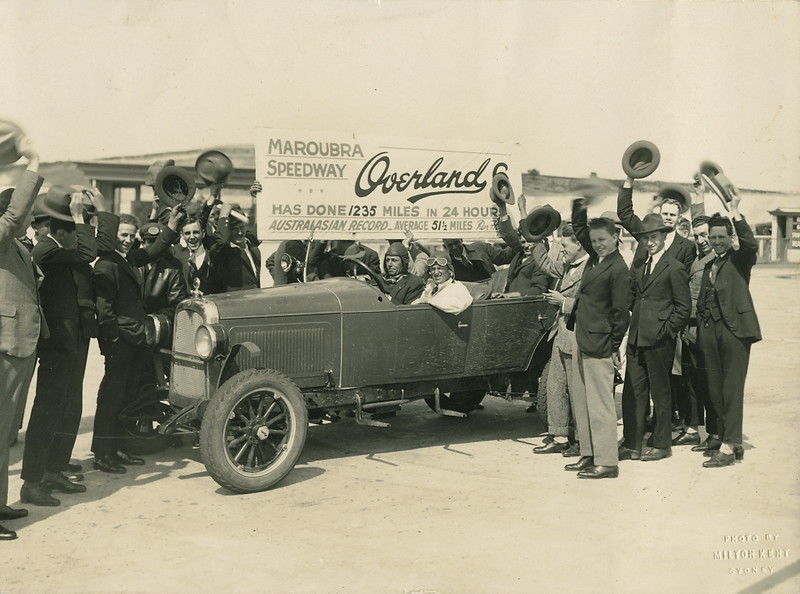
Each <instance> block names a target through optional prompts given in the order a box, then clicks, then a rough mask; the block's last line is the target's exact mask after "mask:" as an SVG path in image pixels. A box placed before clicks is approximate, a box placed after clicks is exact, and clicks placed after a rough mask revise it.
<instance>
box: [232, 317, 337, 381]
mask: <svg viewBox="0 0 800 594" xmlns="http://www.w3.org/2000/svg"><path fill="white" fill-rule="evenodd" d="M325 334H326V332H325V328H324V327H321V326H317V327H306V328H273V329H270V330H267V331H263V330H262V331H248V330H239V331H237V332H235V333H234V334H233V335H232V336H231V338H232V340H233V341H234V342H244V341H250V342H253V343H255V344H256V345H257V346H258V348H259V349H261V354H260V355H259V356H258V357H256V358H255V359H249V362H248V363H247V364H244V360H243V364H244V365H246V366H247V367H262V368H267V369H277V370H278V371H281V372H282V373H285V374H287V375H296V374H297V375H308V374H322V373H324V371H325V369H326V366H327V365H326V360H325V344H326V336H325Z"/></svg>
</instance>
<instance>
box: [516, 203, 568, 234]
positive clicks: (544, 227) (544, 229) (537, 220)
mask: <svg viewBox="0 0 800 594" xmlns="http://www.w3.org/2000/svg"><path fill="white" fill-rule="evenodd" d="M560 225H561V214H560V213H559V212H558V211H557V210H556V209H554V208H553V207H552V206H550V205H549V204H545V205H544V206H540V207H539V208H536V209H534V210H533V211H532V212H531V213H530V214H529V215H528V216H527V217H525V219H524V220H523V221H522V222H521V223H520V224H519V232H520V233H522V236H523V237H524V238H525V239H527V240H528V241H541V240H542V239H544V238H545V237H547V236H548V235H550V234H551V233H552V232H553V231H555V230H556V229H558V227H559V226H560Z"/></svg>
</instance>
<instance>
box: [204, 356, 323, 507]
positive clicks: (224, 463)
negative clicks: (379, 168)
mask: <svg viewBox="0 0 800 594" xmlns="http://www.w3.org/2000/svg"><path fill="white" fill-rule="evenodd" d="M307 429H308V410H307V409H306V405H305V401H304V399H303V395H302V393H301V392H300V390H299V389H298V388H297V386H296V385H295V384H294V383H293V382H292V381H291V380H290V379H289V378H288V377H286V376H285V375H283V374H281V373H278V372H276V371H271V370H263V369H248V370H246V371H243V372H241V373H238V374H236V375H235V376H233V377H232V378H231V379H229V380H228V381H227V382H225V383H224V384H223V385H222V386H221V387H220V389H219V390H217V392H216V393H215V394H214V396H213V397H212V399H211V402H210V403H209V406H208V409H207V410H206V412H205V415H204V416H203V424H202V428H201V430H200V448H201V451H202V454H203V462H204V463H205V465H206V469H207V470H208V472H209V474H211V476H212V477H213V479H214V480H215V481H217V483H219V484H220V485H222V486H223V487H225V488H226V489H230V490H231V491H235V492H237V493H252V492H255V491H264V490H265V489H269V488H270V487H271V486H273V485H274V484H275V483H277V482H278V481H280V480H281V479H282V478H283V477H285V476H286V475H287V474H288V473H289V471H290V470H292V468H294V465H295V463H296V462H297V459H298V457H299V456H300V452H301V451H302V449H303V444H304V443H305V440H306V431H307Z"/></svg>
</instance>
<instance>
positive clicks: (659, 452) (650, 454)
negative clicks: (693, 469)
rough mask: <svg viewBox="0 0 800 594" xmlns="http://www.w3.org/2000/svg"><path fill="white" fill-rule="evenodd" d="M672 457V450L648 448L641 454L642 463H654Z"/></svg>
mask: <svg viewBox="0 0 800 594" xmlns="http://www.w3.org/2000/svg"><path fill="white" fill-rule="evenodd" d="M671 455H672V448H650V449H649V450H647V451H646V452H645V453H644V454H642V462H654V461H655V460H663V459H664V458H669V457H670V456H671Z"/></svg>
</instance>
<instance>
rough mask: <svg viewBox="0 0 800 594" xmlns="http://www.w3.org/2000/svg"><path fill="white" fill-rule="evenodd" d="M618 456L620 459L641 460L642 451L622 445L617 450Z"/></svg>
mask: <svg viewBox="0 0 800 594" xmlns="http://www.w3.org/2000/svg"><path fill="white" fill-rule="evenodd" d="M617 456H618V457H619V459H620V460H641V459H642V452H641V451H640V450H634V449H633V448H626V447H625V446H620V447H619V450H618V451H617Z"/></svg>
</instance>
